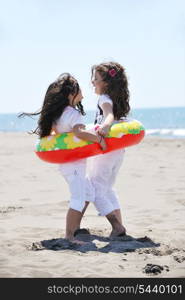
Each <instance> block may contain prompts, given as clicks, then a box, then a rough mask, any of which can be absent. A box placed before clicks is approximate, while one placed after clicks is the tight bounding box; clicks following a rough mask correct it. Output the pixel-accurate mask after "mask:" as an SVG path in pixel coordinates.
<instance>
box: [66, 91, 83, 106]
mask: <svg viewBox="0 0 185 300" xmlns="http://www.w3.org/2000/svg"><path fill="white" fill-rule="evenodd" d="M82 99H83V96H82V91H81V89H79V92H78V94H77V95H76V97H75V98H74V95H72V94H70V95H69V104H70V105H71V106H75V105H77V104H78V103H79V102H81V101H82Z"/></svg>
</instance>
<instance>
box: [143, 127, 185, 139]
mask: <svg viewBox="0 0 185 300" xmlns="http://www.w3.org/2000/svg"><path fill="white" fill-rule="evenodd" d="M146 135H152V136H161V137H172V138H173V137H174V138H175V137H179V138H185V128H161V129H147V130H146Z"/></svg>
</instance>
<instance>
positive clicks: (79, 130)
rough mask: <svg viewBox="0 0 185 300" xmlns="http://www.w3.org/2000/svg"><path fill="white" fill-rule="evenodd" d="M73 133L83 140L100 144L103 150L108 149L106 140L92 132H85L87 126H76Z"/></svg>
mask: <svg viewBox="0 0 185 300" xmlns="http://www.w3.org/2000/svg"><path fill="white" fill-rule="evenodd" d="M73 133H74V134H75V135H76V136H77V137H78V138H80V139H82V140H85V141H90V142H94V143H99V144H100V146H101V148H102V150H106V149H107V145H106V143H105V140H104V138H103V137H102V136H100V135H96V134H93V133H91V132H88V131H87V130H85V125H83V124H77V125H75V126H74V127H73Z"/></svg>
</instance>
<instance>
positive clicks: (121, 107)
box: [91, 62, 130, 120]
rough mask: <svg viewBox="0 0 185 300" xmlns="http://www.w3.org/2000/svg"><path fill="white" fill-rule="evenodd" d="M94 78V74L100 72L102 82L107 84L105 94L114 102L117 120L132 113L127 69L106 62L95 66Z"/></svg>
mask: <svg viewBox="0 0 185 300" xmlns="http://www.w3.org/2000/svg"><path fill="white" fill-rule="evenodd" d="M91 71H92V77H91V78H93V76H94V72H95V71H96V72H99V74H100V75H101V77H102V80H103V81H104V82H106V83H107V85H106V87H105V89H104V90H103V91H102V93H103V94H107V95H108V96H109V97H110V98H111V100H112V102H113V114H114V117H115V119H117V120H119V119H120V118H121V117H126V116H127V115H128V113H129V111H130V105H129V96H130V95H129V89H128V81H127V76H126V74H125V69H124V68H123V67H122V66H121V65H120V64H119V63H116V62H106V63H101V64H99V65H94V66H93V67H92V69H91Z"/></svg>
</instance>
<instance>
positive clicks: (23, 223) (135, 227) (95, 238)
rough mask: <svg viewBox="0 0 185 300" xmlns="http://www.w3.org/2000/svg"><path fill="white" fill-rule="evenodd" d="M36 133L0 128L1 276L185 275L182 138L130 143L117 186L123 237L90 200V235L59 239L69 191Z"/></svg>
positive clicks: (87, 225) (184, 158)
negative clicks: (44, 156) (40, 149)
mask: <svg viewBox="0 0 185 300" xmlns="http://www.w3.org/2000/svg"><path fill="white" fill-rule="evenodd" d="M35 140H36V138H35V136H31V135H28V134H26V133H0V159H1V164H0V171H1V172H0V173H1V181H0V236H1V251H0V277H1V278H12V277H34V278H38V277H60V278H65V277H79V278H81V277H82V278H85V277H95V278H99V277H104V278H105V277H114V278H117V277H122V278H124V277H185V235H184V229H185V226H184V225H185V151H184V148H185V139H160V138H154V137H145V139H144V140H143V142H141V143H140V144H139V145H137V146H132V147H130V148H127V150H126V155H125V160H124V163H123V165H122V167H121V170H120V172H119V176H118V178H117V181H116V184H115V188H116V189H117V192H118V195H119V197H120V201H121V206H122V214H123V220H124V225H125V226H126V228H127V236H126V237H120V238H116V239H112V240H111V239H109V233H110V230H111V227H110V225H109V223H108V222H107V220H106V219H105V218H104V217H100V216H98V214H97V211H96V210H95V208H94V206H93V204H91V205H90V206H89V208H88V210H87V212H86V214H85V217H84V218H83V222H82V227H83V228H88V229H89V230H90V233H91V235H83V236H79V238H81V239H84V240H87V241H89V243H88V245H85V246H74V245H71V244H70V243H68V242H67V241H65V240H64V232H65V216H66V212H67V209H68V199H69V191H68V186H67V184H66V183H65V181H64V179H63V178H62V177H61V175H60V174H59V172H58V167H57V165H55V164H49V163H45V162H43V161H41V160H39V158H38V157H37V156H36V155H35V154H34V152H33V150H34V149H33V148H34V143H35Z"/></svg>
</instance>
